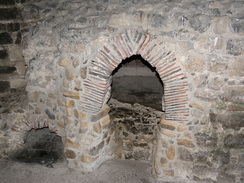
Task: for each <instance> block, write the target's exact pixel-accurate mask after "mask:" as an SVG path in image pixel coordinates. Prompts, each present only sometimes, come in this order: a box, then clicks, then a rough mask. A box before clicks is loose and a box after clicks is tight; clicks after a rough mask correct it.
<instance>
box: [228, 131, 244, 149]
mask: <svg viewBox="0 0 244 183" xmlns="http://www.w3.org/2000/svg"><path fill="white" fill-rule="evenodd" d="M224 146H225V147H227V148H237V149H239V148H244V134H237V135H228V136H227V137H225V139H224Z"/></svg>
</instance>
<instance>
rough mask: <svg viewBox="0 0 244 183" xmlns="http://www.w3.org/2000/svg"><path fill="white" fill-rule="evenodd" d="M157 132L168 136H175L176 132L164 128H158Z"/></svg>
mask: <svg viewBox="0 0 244 183" xmlns="http://www.w3.org/2000/svg"><path fill="white" fill-rule="evenodd" d="M159 132H160V133H161V134H163V135H166V136H168V137H176V134H175V133H173V132H170V131H166V130H165V129H161V128H160V129H159Z"/></svg>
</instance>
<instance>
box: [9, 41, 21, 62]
mask: <svg viewBox="0 0 244 183" xmlns="http://www.w3.org/2000/svg"><path fill="white" fill-rule="evenodd" d="M22 52H23V50H22V46H21V45H17V44H13V45H9V46H8V53H9V59H10V61H13V62H14V61H21V60H23V59H24V57H23V54H22Z"/></svg>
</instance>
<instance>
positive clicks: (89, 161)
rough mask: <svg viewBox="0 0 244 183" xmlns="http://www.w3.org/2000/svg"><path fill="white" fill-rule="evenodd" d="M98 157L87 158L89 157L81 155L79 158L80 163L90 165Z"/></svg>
mask: <svg viewBox="0 0 244 183" xmlns="http://www.w3.org/2000/svg"><path fill="white" fill-rule="evenodd" d="M97 158H98V157H92V156H89V155H84V154H83V155H82V156H81V161H82V162H83V163H92V162H94V161H95V160H96V159H97Z"/></svg>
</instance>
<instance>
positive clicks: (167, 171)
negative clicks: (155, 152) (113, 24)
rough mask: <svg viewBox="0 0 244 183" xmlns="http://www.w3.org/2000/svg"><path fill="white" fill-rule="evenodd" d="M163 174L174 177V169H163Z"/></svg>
mask: <svg viewBox="0 0 244 183" xmlns="http://www.w3.org/2000/svg"><path fill="white" fill-rule="evenodd" d="M164 175H166V176H169V177H174V170H164Z"/></svg>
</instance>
